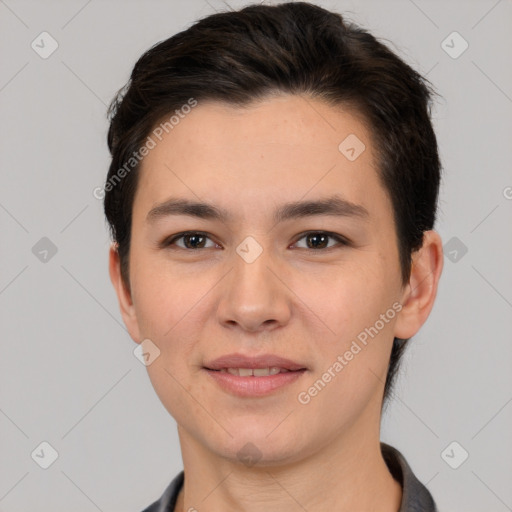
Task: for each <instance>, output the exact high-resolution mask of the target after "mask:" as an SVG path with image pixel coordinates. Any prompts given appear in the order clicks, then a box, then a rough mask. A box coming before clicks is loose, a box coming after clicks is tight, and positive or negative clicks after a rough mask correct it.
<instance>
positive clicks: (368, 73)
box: [104, 2, 442, 438]
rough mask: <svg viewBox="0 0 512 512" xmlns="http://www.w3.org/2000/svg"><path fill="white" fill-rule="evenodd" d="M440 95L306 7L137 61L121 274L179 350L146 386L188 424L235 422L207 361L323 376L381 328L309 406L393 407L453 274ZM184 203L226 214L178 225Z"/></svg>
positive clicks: (116, 272) (117, 120)
mask: <svg viewBox="0 0 512 512" xmlns="http://www.w3.org/2000/svg"><path fill="white" fill-rule="evenodd" d="M433 94H434V91H433V89H432V87H431V86H430V84H429V83H428V82H427V80H426V79H424V78H423V77H421V76H420V75H419V74H418V73H417V72H416V71H414V70H413V69H412V68H411V67H409V66H408V65H407V64H406V63H405V62H404V61H402V60H401V59H400V58H399V57H398V56H397V55H395V54H394V53H393V52H392V51H390V50H389V49H388V48H387V47H386V46H385V45H384V44H382V43H381V42H379V41H377V40H376V39H375V38H374V37H373V36H372V35H371V34H369V33H368V32H367V31H365V30H363V29H361V28H359V27H357V26H355V25H354V24H352V23H349V22H347V21H346V20H344V19H343V18H342V16H341V15H339V14H335V13H331V12H329V11H327V10H324V9H322V8H320V7H318V6H314V5H311V4H307V3H303V2H297V3H288V4H282V5H278V6H265V5H254V6H248V7H246V8H244V9H242V10H240V11H236V12H227V13H219V14H215V15H212V16H208V17H206V18H204V19H202V20H200V21H199V22H197V23H196V24H194V25H193V26H191V27H190V28H189V29H187V30H185V31H183V32H181V33H179V34H177V35H174V36H173V37H171V38H169V39H167V40H165V41H163V42H161V43H159V44H157V45H155V46H154V47H153V48H151V49H150V50H149V51H147V52H146V53H145V54H144V55H142V57H141V58H140V59H139V60H138V61H137V63H136V65H135V67H134V69H133V72H132V74H131V78H130V81H129V83H128V84H127V85H126V87H125V88H123V89H122V90H121V91H120V92H119V93H118V95H117V97H116V98H115V100H114V101H113V102H112V105H111V109H110V114H111V125H110V129H109V134H108V144H109V149H110V151H111V154H112V162H111V165H110V169H109V174H108V177H107V184H106V186H105V197H104V206H105V214H106V217H107V220H108V222H109V225H110V228H111V234H112V238H113V241H114V244H115V245H114V247H113V249H112V250H111V276H112V280H113V282H114V285H115V287H116V291H117V293H118V296H119V300H120V304H121V310H122V313H123V318H124V321H125V323H126V324H127V326H128V328H129V331H130V334H131V336H132V338H133V339H134V340H135V341H136V342H141V341H142V340H144V339H147V338H149V339H151V340H152V341H153V342H154V343H155V345H157V346H158V348H159V350H160V351H161V355H162V356H163V357H160V358H159V360H157V361H155V363H154V364H153V365H151V366H149V367H148V371H149V373H150V377H151V379H152V382H153V384H154V386H155V389H156V390H157V392H158V394H159V396H160V398H161V399H162V401H163V402H164V405H166V407H167V408H168V409H169V410H170V411H171V413H172V414H173V415H174V416H175V417H176V416H178V417H177V420H178V422H180V419H181V418H180V413H179V410H187V411H189V413H190V414H189V416H190V415H192V416H193V413H192V412H191V408H192V409H194V408H196V407H195V406H194V405H191V404H190V398H188V397H187V396H186V394H187V392H189V393H192V392H194V391H195V392H202V393H206V394H207V395H209V394H210V393H212V395H211V396H209V398H210V399H211V400H212V401H213V403H215V404H216V405H218V406H221V405H225V406H226V407H228V406H227V405H226V403H225V402H223V400H224V399H225V397H223V396H222V397H220V398H219V396H218V395H216V394H215V392H213V391H211V390H210V389H209V388H208V385H209V383H208V382H209V381H206V380H205V381H202V380H201V379H195V378H193V377H194V375H192V372H193V371H196V370H197V372H199V371H201V370H202V363H204V360H205V358H206V359H208V358H212V357H216V356H219V355H223V354H225V353H227V352H233V351H237V349H238V348H239V349H240V350H243V351H244V352H258V353H269V352H272V353H278V354H280V355H286V356H287V357H290V358H295V359H299V360H300V361H301V362H306V363H307V361H308V359H309V362H310V363H311V367H310V368H309V369H311V370H314V372H312V373H311V375H313V373H314V374H315V375H316V376H320V375H321V374H323V373H324V372H326V371H327V367H326V365H327V363H329V362H332V363H334V361H335V360H336V357H335V356H336V354H343V353H345V352H346V351H347V350H349V349H350V346H351V342H353V341H354V340H358V339H359V340H361V339H362V338H364V336H361V333H362V332H363V331H364V332H367V337H366V341H367V342H368V341H370V343H368V344H367V345H365V346H364V347H362V351H363V352H364V353H365V355H364V357H360V356H359V355H358V356H355V357H354V359H353V361H351V362H350V364H347V366H346V368H343V371H340V372H339V375H338V376H337V377H336V378H333V383H332V384H330V385H329V388H326V389H325V390H324V391H322V393H321V394H319V396H318V398H315V400H314V401H312V402H311V404H310V405H308V407H311V408H313V407H315V408H318V409H317V411H315V412H316V413H317V414H319V415H320V414H321V413H322V407H323V408H326V407H327V406H328V404H329V400H330V398H329V397H334V396H335V393H336V392H339V391H341V390H344V392H345V391H346V392H347V394H346V396H344V397H343V401H344V402H345V400H347V402H350V401H352V404H353V405H352V406H351V405H344V406H343V407H341V410H340V411H339V412H338V413H336V414H339V415H338V416H337V418H338V419H340V418H343V417H344V418H345V419H346V421H347V422H349V421H351V419H353V418H355V417H357V415H360V416H361V415H363V413H364V411H365V407H366V406H367V404H368V403H370V402H371V403H373V402H374V401H380V405H382V403H384V402H385V401H386V399H387V398H388V397H389V396H390V393H391V390H392V385H393V380H394V377H395V374H396V371H397V368H398V364H399V360H400V357H401V355H402V353H403V351H404V348H405V347H406V345H407V342H408V340H409V339H410V337H411V336H412V335H413V334H414V333H415V332H416V331H417V330H418V329H419V328H420V326H421V325H422V324H423V322H424V321H425V320H426V318H427V316H428V314H429V312H430V309H431V307H432V303H433V300H434V297H435V289H436V286H437V280H438V278H439V276H440V272H441V266H442V258H440V250H441V249H440V246H441V245H440V241H439V238H438V236H437V234H436V233H435V232H434V231H432V228H433V226H434V222H435V218H436V204H437V197H438V189H439V181H440V161H439V156H438V149H437V142H436V137H435V134H434V131H433V127H432V124H431V120H430V105H431V99H432V95H433ZM354 136H355V138H354ZM143 148H145V149H143ZM351 148H354V149H351ZM354 156H355V158H354ZM123 170H124V171H123ZM334 195H336V196H337V197H339V198H342V199H343V200H345V202H346V203H353V204H355V205H358V206H359V207H360V208H355V209H353V211H352V210H351V211H350V212H349V213H348V214H346V215H343V216H339V217H337V216H331V215H330V214H326V215H324V214H323V213H322V212H320V210H322V208H324V209H325V207H324V206H319V205H318V204H316V205H311V204H310V205H309V212H310V213H309V214H308V215H303V214H297V211H298V210H300V208H295V213H296V215H295V216H288V217H286V216H284V217H283V218H281V220H279V221H278V220H277V218H276V217H275V216H274V212H275V211H276V210H277V209H279V207H282V206H283V205H285V204H288V205H289V204H290V203H295V202H306V201H311V202H315V201H318V200H320V199H325V198H327V197H331V198H332V196H334ZM171 197H172V198H174V199H184V200H187V201H189V202H196V203H198V202H201V203H207V204H209V205H213V206H215V207H216V208H217V209H218V210H223V211H225V213H226V214H228V215H227V216H226V217H223V218H214V217H207V216H206V215H205V211H206V209H205V208H204V207H199V208H198V207H196V208H195V209H194V208H189V209H188V211H189V212H190V211H192V210H194V211H195V217H194V218H192V217H191V216H190V215H179V216H177V215H161V213H162V212H167V213H169V210H170V208H169V204H167V205H166V206H162V205H163V204H164V203H165V202H166V201H167V200H168V199H169V198H171ZM331 204H332V203H331ZM171 209H173V210H174V211H176V205H174V206H173V207H172V208H171ZM151 210H153V213H152V214H151V213H150V211H151ZM282 210H283V209H282ZM312 210H316V213H314V214H311V211H312ZM287 211H288V213H289V212H291V211H293V208H288V209H287ZM301 211H302V212H304V208H303V209H302V210H301ZM347 211H348V210H347V208H346V204H345V213H347ZM155 212H156V213H155ZM159 212H160V214H159ZM198 212H199V214H198ZM201 212H202V213H201ZM358 212H359V213H358ZM361 212H365V213H361ZM210 213H211V212H210ZM184 231H193V232H196V233H197V232H201V233H203V234H204V235H205V236H206V238H197V235H196V238H193V239H192V240H191V239H190V238H188V239H187V240H184V239H181V241H178V245H176V243H175V242H176V241H177V240H174V242H173V239H171V238H172V237H171V235H176V234H178V233H179V232H181V233H183V232H184ZM299 231H300V232H301V233H304V232H308V233H310V232H314V233H317V235H316V237H315V235H314V233H313V234H310V235H309V236H308V237H306V238H298V236H297V235H298V234H299ZM319 231H320V232H322V233H323V234H325V233H326V232H329V233H338V234H340V235H341V236H342V244H341V245H340V244H339V243H338V245H336V243H335V242H336V241H335V240H333V239H331V241H328V239H326V238H321V235H322V233H320V234H318V232H319ZM248 236H250V237H252V240H254V241H255V242H256V243H255V244H254V245H252V246H250V250H251V251H256V252H257V253H258V254H259V255H258V256H257V257H256V258H255V259H254V260H253V261H252V262H251V263H248V262H247V261H245V260H244V259H243V258H242V257H241V255H240V251H239V250H238V251H237V247H239V245H240V244H241V242H243V241H245V240H246V237H248ZM318 236H320V238H318ZM299 240H300V241H299ZM304 240H306V242H304ZM190 242H192V244H197V242H199V245H197V246H194V245H192V244H191V243H190ZM310 242H313V243H312V244H311V243H310ZM318 242H320V245H319V246H317V245H316V243H318ZM184 243H185V244H186V245H184ZM250 243H253V242H252V241H251V242H250ZM323 243H326V245H328V246H329V247H327V248H326V249H323ZM169 244H171V245H169ZM292 245H293V248H291V246H292ZM334 245H336V247H334V248H333V247H332V246H334ZM203 247H204V248H203ZM322 250H323V251H324V252H323V253H322V254H320V252H321V251H322ZM313 253H315V254H313ZM397 305H398V306H397ZM390 310H394V312H393V315H391V313H387V312H388V311H390ZM380 315H384V316H385V317H386V318H383V317H382V316H380ZM379 318H380V320H379ZM378 320H379V322H380V323H379V324H378V325H379V328H377V329H375V325H376V322H377V321H378ZM381 324H382V326H383V327H381V328H380V325H381ZM371 327H374V329H375V330H376V331H378V332H377V333H376V334H375V335H369V334H368V333H369V332H372V333H373V332H375V330H374V331H372V330H371ZM365 329H370V331H368V330H367V331H365ZM359 345H362V344H361V343H359ZM315 354H316V355H317V356H318V357H316V356H315ZM158 361H159V363H158ZM187 362H188V363H190V366H189V367H186V365H187V364H188V363H187ZM157 363H158V364H157ZM184 365H185V366H184ZM327 366H328V365H327ZM363 366H364V368H365V374H364V375H362V374H361V371H362V368H363ZM368 370H370V372H369V371H368ZM331 373H332V372H331ZM372 373H373V376H372V375H371V374H372ZM171 374H172V376H171ZM198 375H200V374H199V373H198ZM336 379H338V380H337V381H336ZM372 379H373V382H370V381H371V380H372ZM165 380H167V381H170V382H167V383H164V382H165ZM178 380H179V381H180V383H181V384H182V388H183V386H184V388H183V389H182V390H181V391H180V389H181V388H180V385H178V384H177V381H178ZM363 381H364V382H368V384H365V385H363V384H362V383H363ZM194 382H195V383H197V387H195V385H196V384H194ZM311 383H312V382H311V379H310V381H308V385H309V384H311ZM169 386H170V387H169ZM173 386H175V390H176V393H175V395H174V396H175V398H174V403H171V402H170V401H171V400H173V399H171V398H170V395H167V396H166V395H165V394H166V393H169V391H167V392H166V391H165V389H166V387H167V389H168V390H169V389H170V388H172V387H173ZM338 386H339V387H338ZM184 389H186V391H184ZM357 389H362V390H363V391H362V392H361V393H360V394H359V396H357V393H356V390H357ZM216 393H220V392H219V391H216ZM187 404H188V405H187ZM296 404H297V402H296ZM314 404H315V405H314ZM272 405H273V406H274V405H277V402H272ZM324 412H325V411H324ZM197 414H198V415H200V414H201V412H197ZM301 414H302V413H301ZM308 414H310V413H308ZM183 421H185V419H184V417H183ZM240 421H242V419H240ZM322 421H323V420H322ZM340 421H341V420H340ZM238 426H240V425H238ZM246 428H247V429H249V428H250V427H249V426H247V427H246ZM298 437H299V438H300V434H298Z"/></svg>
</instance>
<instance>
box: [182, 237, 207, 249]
mask: <svg viewBox="0 0 512 512" xmlns="http://www.w3.org/2000/svg"><path fill="white" fill-rule="evenodd" d="M198 239H204V236H203V235H185V245H186V246H187V247H188V246H189V244H190V245H191V246H192V249H197V248H198V246H201V247H202V244H201V243H199V244H197V240H198ZM196 244H197V245H196Z"/></svg>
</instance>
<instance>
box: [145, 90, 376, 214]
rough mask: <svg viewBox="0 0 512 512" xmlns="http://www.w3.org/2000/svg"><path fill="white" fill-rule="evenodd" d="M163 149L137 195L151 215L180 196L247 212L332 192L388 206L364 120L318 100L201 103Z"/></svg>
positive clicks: (149, 164)
mask: <svg viewBox="0 0 512 512" xmlns="http://www.w3.org/2000/svg"><path fill="white" fill-rule="evenodd" d="M153 138H154V137H153ZM155 141H156V146H155V147H154V148H153V149H152V150H151V151H150V152H149V154H148V155H147V156H145V157H144V159H143V161H142V165H141V168H140V173H141V174H140V178H139V185H138V188H137V194H136V203H143V205H144V209H145V210H146V211H148V210H149V209H150V208H151V207H152V206H153V205H154V204H155V203H158V202H161V201H163V200H165V199H166V196H176V195H180V194H181V195H184V196H185V197H187V198H191V199H198V198H201V199H204V200H209V201H210V202H214V203H216V204H219V205H223V204H224V205H228V204H231V205H235V206H236V204H238V206H239V207H240V209H241V210H244V209H246V208H248V207H250V206H251V201H254V202H257V203H258V204H259V205H260V206H264V205H265V204H269V201H270V202H272V203H273V204H274V203H275V202H276V201H279V200H280V199H282V201H297V200H298V199H300V198H302V197H304V196H308V199H309V198H313V196H315V195H319V194H321V195H325V193H326V192H329V193H333V192H339V193H340V194H341V195H342V196H345V197H347V199H350V200H352V201H358V202H366V203H368V205H369V206H371V203H372V201H373V202H375V201H377V200H380V201H382V200H385V198H383V197H380V198H378V197H377V196H379V195H380V196H382V195H383V194H384V195H385V192H384V191H383V190H382V188H381V186H380V181H379V180H378V176H377V168H376V164H375V161H374V147H373V142H372V140H371V133H370V131H369V130H368V129H367V127H366V125H365V122H364V119H362V117H361V116H359V115H358V113H357V112H355V111H353V110H352V111H351V110H349V109H346V108H343V107H340V108H334V107H332V106H329V105H327V104H325V103H324V102H320V101H318V100H313V99H311V98H307V97H303V96H291V95H283V96H278V97H271V98H268V99H265V100H263V101H258V102H255V103H253V104H251V105H249V106H247V107H237V106H233V105H227V104H225V103H220V102H213V101H207V102H199V103H198V105H197V106H196V107H194V108H193V109H192V110H191V112H190V113H188V114H187V115H184V116H183V117H182V118H181V119H180V121H179V123H177V124H175V125H173V127H172V129H168V133H166V132H165V131H164V133H163V135H162V136H161V141H159V140H157V139H155ZM279 202H280V201H279ZM369 209H370V208H369Z"/></svg>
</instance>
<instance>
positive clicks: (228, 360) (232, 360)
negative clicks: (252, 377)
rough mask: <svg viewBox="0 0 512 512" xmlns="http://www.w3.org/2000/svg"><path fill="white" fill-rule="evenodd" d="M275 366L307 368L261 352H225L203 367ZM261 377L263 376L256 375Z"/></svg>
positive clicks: (218, 368)
mask: <svg viewBox="0 0 512 512" xmlns="http://www.w3.org/2000/svg"><path fill="white" fill-rule="evenodd" d="M272 366H277V367H279V368H284V369H286V370H290V371H296V370H307V368H306V366H305V365H303V364H300V363H297V362H295V361H292V360H290V359H286V358H285V357H280V356H276V355H273V354H262V355H259V356H253V357H250V356H245V355H243V354H236V353H234V354H226V355H224V356H221V357H218V358H217V359H214V360H213V361H210V362H207V363H205V365H204V368H205V369H207V370H221V369H223V368H250V369H254V368H270V367H272ZM258 378H260V379H263V378H265V377H258Z"/></svg>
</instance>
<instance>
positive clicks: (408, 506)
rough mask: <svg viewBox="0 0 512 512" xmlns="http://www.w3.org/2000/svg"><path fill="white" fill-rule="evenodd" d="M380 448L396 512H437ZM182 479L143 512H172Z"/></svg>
mask: <svg viewBox="0 0 512 512" xmlns="http://www.w3.org/2000/svg"><path fill="white" fill-rule="evenodd" d="M380 446H381V451H382V456H383V457H384V460H385V461H386V464H387V466H388V468H389V471H390V472H391V474H392V475H393V478H394V479H395V480H396V481H397V482H398V483H399V484H400V485H401V486H402V503H401V505H400V510H399V511H398V512H438V511H437V508H436V504H435V503H434V500H433V498H432V496H431V494H430V492H429V491H428V490H427V488H426V487H425V486H424V485H423V484H422V483H421V482H420V481H419V480H418V479H417V478H416V476H415V475H414V473H413V472H412V469H411V468H410V467H409V464H407V461H406V460H405V458H404V456H403V455H402V454H401V453H400V452H399V451H398V450H397V449H396V448H393V447H392V446H390V445H388V444H386V443H380ZM184 478H185V473H184V471H181V472H180V473H178V475H177V476H176V477H175V478H174V480H173V481H172V482H171V483H170V484H169V486H168V487H167V489H165V491H164V493H163V494H162V496H161V497H160V499H159V500H158V501H155V502H154V503H153V504H152V505H150V506H149V507H148V508H146V509H144V510H143V512H174V507H175V506H176V500H177V498H178V494H179V492H180V491H181V488H182V487H183V481H184Z"/></svg>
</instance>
